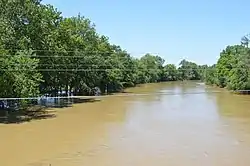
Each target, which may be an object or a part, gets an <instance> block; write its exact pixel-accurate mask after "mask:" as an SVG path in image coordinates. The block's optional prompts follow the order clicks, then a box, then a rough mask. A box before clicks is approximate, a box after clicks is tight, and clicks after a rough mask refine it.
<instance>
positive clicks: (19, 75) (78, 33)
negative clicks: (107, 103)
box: [0, 0, 201, 97]
mask: <svg viewBox="0 0 250 166" xmlns="http://www.w3.org/2000/svg"><path fill="white" fill-rule="evenodd" d="M0 7H1V9H2V10H1V12H0V24H1V25H0V32H1V36H0V61H1V62H0V96H1V97H34V96H39V95H42V94H49V95H50V96H57V95H58V94H59V92H60V91H66V92H69V91H70V92H73V93H74V94H75V95H91V94H92V92H93V91H92V90H93V88H94V87H99V88H100V89H101V91H102V92H107V93H110V92H114V91H119V90H122V89H123V88H126V87H131V86H135V85H136V84H142V83H150V82H159V81H176V80H183V79H188V80H194V79H200V77H201V76H200V73H199V72H198V70H197V69H198V68H200V66H198V65H196V64H195V63H193V62H189V61H186V60H183V61H182V62H181V64H180V67H179V68H177V67H176V66H175V65H173V64H166V65H165V60H164V59H163V58H161V57H160V56H158V55H152V54H146V55H144V56H143V57H141V58H134V57H132V56H131V55H130V54H129V53H128V52H127V51H126V50H124V49H122V48H121V47H120V46H118V45H113V44H110V42H109V39H108V37H107V36H104V35H101V34H99V33H98V32H97V31H96V29H95V25H94V24H93V23H92V22H91V21H90V20H89V19H87V18H85V17H83V16H81V15H77V16H75V17H70V18H68V17H63V16H62V15H61V12H59V11H58V10H57V9H56V8H54V7H53V6H52V5H47V4H42V2H41V1H40V0H24V1H18V0H12V1H9V0H1V3H0Z"/></svg>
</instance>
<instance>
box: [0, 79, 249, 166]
mask: <svg viewBox="0 0 250 166" xmlns="http://www.w3.org/2000/svg"><path fill="white" fill-rule="evenodd" d="M214 90H216V91H217V90H220V91H221V93H209V92H212V91H214ZM127 91H128V92H131V93H158V92H160V93H161V92H163V93H165V92H171V93H176V95H162V94H159V93H158V94H154V95H145V96H127V97H116V96H110V97H107V98H102V101H101V102H93V103H81V104H73V105H71V107H64V108H53V111H55V112H56V115H57V117H56V118H53V119H47V120H42V121H31V122H28V123H23V124H11V125H6V124H2V125H0V133H1V135H2V137H1V141H0V147H1V149H2V150H1V151H0V156H1V160H0V165H20V166H27V165H46V166H47V165H48V164H51V165H52V166H57V165H58V166H82V165H91V166H117V165H119V166H120V165H121V166H127V165H129V166H137V165H143V166H152V165H157V166H166V165H175V166H178V165H180V166H182V165H187V166H189V165H190V166H196V165H197V166H200V165H202V166H211V165H213V166H217V165H218V166H231V165H232V166H235V165H240V166H241V165H244V166H245V165H249V164H250V158H249V155H250V149H249V146H250V113H249V109H248V108H249V106H250V104H249V103H250V102H249V100H250V97H249V96H238V95H233V94H230V93H228V92H227V91H225V90H221V89H218V88H212V87H207V86H205V85H202V84H196V83H195V82H170V83H159V84H147V85H142V86H141V87H136V88H131V89H128V90H127ZM193 92H199V93H197V94H191V93H193ZM181 93H183V94H181ZM188 93H190V94H188ZM13 157H14V158H15V159H13Z"/></svg>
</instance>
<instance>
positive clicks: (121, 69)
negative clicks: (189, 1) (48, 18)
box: [0, 68, 244, 72]
mask: <svg viewBox="0 0 250 166" xmlns="http://www.w3.org/2000/svg"><path fill="white" fill-rule="evenodd" d="M243 69H244V68H243ZM109 70H111V71H112V70H120V71H141V70H143V71H159V70H160V69H149V68H148V69H140V68H139V69H138V68H134V69H124V68H105V69H96V68H92V69H90V68H85V69H67V68H65V69H53V68H50V69H27V68H26V69H18V68H17V69H3V68H2V69H1V68H0V71H58V72H60V71H61V72H63V71H65V72H66V71H109ZM178 70H182V69H178ZM197 70H199V69H197ZM165 71H175V70H171V69H169V70H165ZM176 71H177V70H176ZM182 71H193V69H183V70H182ZM194 71H195V70H194ZM200 71H202V70H200Z"/></svg>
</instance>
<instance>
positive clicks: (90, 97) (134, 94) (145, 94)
mask: <svg viewBox="0 0 250 166" xmlns="http://www.w3.org/2000/svg"><path fill="white" fill-rule="evenodd" d="M243 91H245V90H243ZM209 93H222V91H202V92H182V93H173V92H172V93H166V92H157V93H131V94H117V95H105V96H62V97H27V98H0V100H39V99H69V98H80V99H81V98H82V99H95V98H107V97H131V96H150V95H171V96H175V95H195V94H209Z"/></svg>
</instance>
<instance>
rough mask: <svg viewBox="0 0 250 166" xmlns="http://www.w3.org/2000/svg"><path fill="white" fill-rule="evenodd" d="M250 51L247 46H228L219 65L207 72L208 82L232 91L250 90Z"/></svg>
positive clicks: (221, 56) (221, 55) (222, 53)
mask: <svg viewBox="0 0 250 166" xmlns="http://www.w3.org/2000/svg"><path fill="white" fill-rule="evenodd" d="M243 39H244V42H242V43H245V40H246V38H243ZM249 51H250V50H249V48H248V47H247V46H245V45H234V46H228V47H227V48H226V49H225V50H223V51H222V52H221V54H220V58H219V60H218V62H217V64H216V65H213V66H211V67H209V68H208V69H207V70H206V82H207V83H208V84H214V85H217V86H219V87H223V88H224V87H226V88H228V89H230V90H250V75H249V74H250V70H249V69H250V68H249V67H250V66H249V64H250V63H249V62H250V61H249V60H250V52H249Z"/></svg>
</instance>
